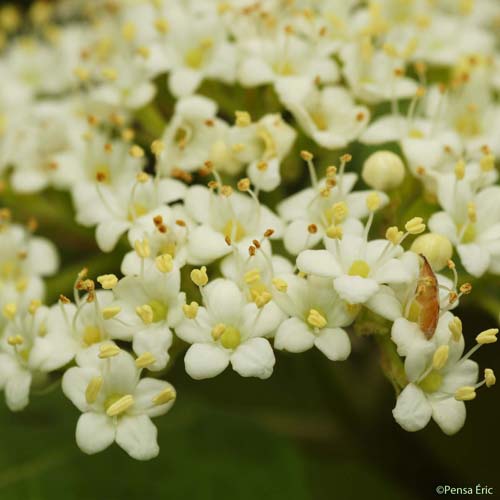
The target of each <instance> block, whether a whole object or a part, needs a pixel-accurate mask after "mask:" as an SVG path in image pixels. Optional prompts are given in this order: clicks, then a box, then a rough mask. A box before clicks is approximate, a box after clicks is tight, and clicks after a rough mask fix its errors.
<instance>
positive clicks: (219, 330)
mask: <svg viewBox="0 0 500 500" xmlns="http://www.w3.org/2000/svg"><path fill="white" fill-rule="evenodd" d="M225 330H226V325H225V324H224V323H217V324H216V325H215V326H214V327H213V328H212V332H211V335H212V338H213V339H214V340H216V341H217V340H219V339H220V338H221V337H222V334H223V333H224V331H225Z"/></svg>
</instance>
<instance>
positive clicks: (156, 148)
mask: <svg viewBox="0 0 500 500" xmlns="http://www.w3.org/2000/svg"><path fill="white" fill-rule="evenodd" d="M164 150H165V144H164V143H163V141H161V140H160V139H156V140H154V141H153V142H152V143H151V152H152V153H153V154H154V155H155V156H158V155H160V154H161V153H163V151H164Z"/></svg>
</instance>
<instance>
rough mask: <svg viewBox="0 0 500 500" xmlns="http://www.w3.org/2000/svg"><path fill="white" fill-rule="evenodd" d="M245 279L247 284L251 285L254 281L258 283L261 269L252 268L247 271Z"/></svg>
mask: <svg viewBox="0 0 500 500" xmlns="http://www.w3.org/2000/svg"><path fill="white" fill-rule="evenodd" d="M243 280H244V281H245V283H246V284H247V285H251V284H252V283H257V282H258V281H260V270H259V269H256V268H255V269H250V271H247V272H246V273H245V274H244V276H243Z"/></svg>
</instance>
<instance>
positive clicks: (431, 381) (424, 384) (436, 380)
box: [418, 370, 443, 393]
mask: <svg viewBox="0 0 500 500" xmlns="http://www.w3.org/2000/svg"><path fill="white" fill-rule="evenodd" d="M442 382H443V376H442V375H441V374H440V373H439V372H438V371H436V370H432V371H431V372H430V373H429V375H427V377H425V378H424V379H423V380H422V381H421V382H420V383H419V384H418V385H419V386H420V388H421V389H422V390H423V391H424V392H428V393H433V392H436V391H437V390H439V388H440V387H441V383H442Z"/></svg>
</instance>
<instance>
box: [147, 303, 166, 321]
mask: <svg viewBox="0 0 500 500" xmlns="http://www.w3.org/2000/svg"><path fill="white" fill-rule="evenodd" d="M149 306H150V307H151V309H152V310H153V323H158V322H159V321H163V320H165V319H166V318H167V314H168V307H167V305H166V304H165V303H164V302H160V301H159V300H152V301H151V302H149Z"/></svg>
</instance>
